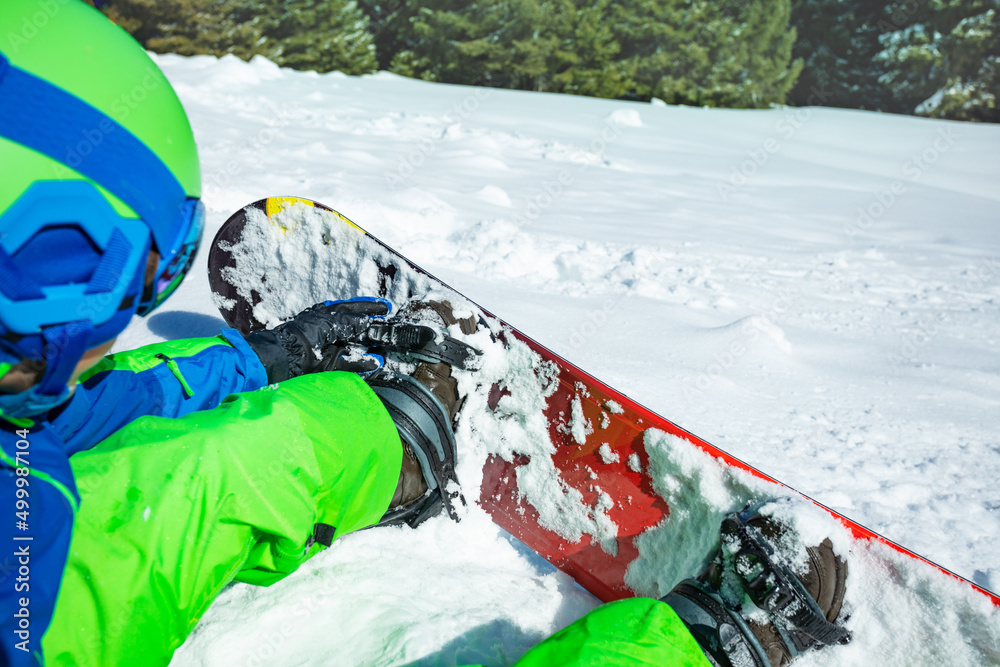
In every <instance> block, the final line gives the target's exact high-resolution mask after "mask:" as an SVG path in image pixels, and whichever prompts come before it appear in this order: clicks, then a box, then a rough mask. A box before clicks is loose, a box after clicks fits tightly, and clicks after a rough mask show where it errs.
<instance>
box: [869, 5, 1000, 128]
mask: <svg viewBox="0 0 1000 667" xmlns="http://www.w3.org/2000/svg"><path fill="white" fill-rule="evenodd" d="M904 9H905V8H897V11H896V13H895V17H896V18H895V22H894V23H891V24H889V26H888V27H889V28H890V29H889V30H887V31H886V33H885V34H884V35H883V36H882V37H881V43H882V46H883V49H882V51H881V52H880V53H879V54H878V61H879V62H880V63H882V64H883V65H884V66H885V68H886V70H887V71H886V74H884V75H883V77H882V81H883V82H884V83H885V84H886V85H887V86H888V88H889V89H890V91H891V92H892V95H893V101H894V103H895V105H896V107H897V109H898V110H900V111H903V112H904V113H920V114H923V115H928V116H934V117H939V118H954V119H958V120H983V121H992V122H1000V104H998V100H997V95H998V94H1000V0H932V1H931V2H928V3H927V4H926V5H923V6H919V7H915V8H914V11H912V13H906V12H905V11H904ZM901 24H902V25H901ZM892 28H895V29H892Z"/></svg>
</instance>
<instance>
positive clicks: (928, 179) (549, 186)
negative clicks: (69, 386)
mask: <svg viewBox="0 0 1000 667" xmlns="http://www.w3.org/2000/svg"><path fill="white" fill-rule="evenodd" d="M156 60H157V62H158V64H159V65H160V66H161V67H162V68H163V69H164V71H165V72H166V74H167V76H168V78H169V79H170V80H171V82H172V83H173V84H174V86H175V88H176V90H177V92H178V95H179V96H180V98H181V100H182V101H183V103H184V105H185V107H186V108H187V110H188V113H189V115H190V117H191V121H192V124H193V126H194V129H195V134H196V137H197V139H198V143H199V147H200V150H201V158H202V165H203V175H204V176H203V179H204V184H205V188H204V199H205V203H206V206H207V207H208V212H209V218H208V229H207V235H208V236H209V237H210V236H211V235H212V234H214V232H215V230H216V229H218V227H219V226H220V225H221V224H222V222H223V221H224V220H225V219H226V218H227V217H228V216H229V215H230V214H231V213H232V212H233V211H235V210H237V209H238V208H240V207H242V206H244V205H246V204H248V203H250V202H252V201H254V200H257V199H260V198H263V197H265V196H269V195H298V196H303V197H308V198H311V199H315V200H318V201H322V202H325V203H327V204H329V205H332V206H334V207H335V208H337V209H338V210H339V211H340V212H341V213H343V214H345V215H346V216H348V217H349V218H351V219H352V220H354V221H355V222H357V223H358V224H359V225H361V226H362V227H364V228H365V229H367V230H368V231H369V232H371V233H372V234H374V235H375V236H377V237H378V238H380V239H381V240H383V241H384V242H386V243H388V244H389V245H390V246H392V247H394V248H396V249H397V250H398V251H400V252H401V253H402V254H404V255H406V256H407V257H408V258H410V259H411V260H413V261H414V262H416V263H417V264H419V265H421V266H422V267H424V268H425V269H427V270H429V271H430V272H431V273H433V274H434V275H436V276H438V277H439V278H441V279H443V280H444V281H445V282H447V283H448V284H450V285H452V286H454V287H456V288H458V289H460V290H462V291H463V292H464V293H465V294H466V295H467V296H468V297H469V298H471V299H472V300H473V301H475V302H476V303H479V304H481V305H482V306H484V307H486V308H488V309H489V310H490V311H492V312H494V313H497V314H499V315H501V316H502V317H503V318H504V319H505V320H506V321H508V322H509V323H510V324H512V325H514V326H516V327H518V328H519V329H521V330H522V331H524V332H525V333H527V334H528V335H530V336H532V337H533V338H535V339H536V340H538V341H540V342H541V343H543V344H545V345H546V346H548V347H550V348H551V349H553V350H554V351H555V352H557V353H558V354H561V355H562V356H564V357H566V358H567V359H569V360H570V361H572V362H574V363H576V364H577V365H579V366H581V367H582V368H585V369H586V370H588V371H589V372H591V373H592V374H594V375H595V376H596V377H599V378H601V379H602V380H604V381H605V382H607V383H608V384H610V385H611V386H613V387H616V388H617V389H619V390H621V391H622V392H624V393H625V394H627V395H629V396H630V397H631V398H633V399H635V400H637V401H639V402H640V403H642V404H644V405H646V406H647V407H649V408H651V409H652V410H654V411H655V412H658V413H660V414H662V415H664V416H665V417H667V418H669V419H671V420H673V421H674V422H676V423H678V424H679V425H681V426H682V427H684V428H686V429H688V430H689V431H691V432H693V433H696V434H698V435H699V436H701V437H703V438H705V439H706V440H708V441H710V442H712V443H713V444H715V445H717V446H719V447H721V448H722V449H724V450H726V451H727V452H729V453H731V454H733V455H734V456H737V457H738V458H741V459H743V460H744V461H747V462H748V463H750V464H752V465H754V466H755V467H757V468H760V469H762V470H763V471H765V472H766V473H768V474H769V475H771V476H773V477H775V478H777V479H780V480H782V481H783V482H785V483H787V484H788V485H790V486H792V487H794V488H796V489H798V490H800V491H802V492H804V493H806V494H808V495H809V496H811V497H813V498H815V499H816V500H818V501H820V502H822V503H824V504H826V505H828V506H830V507H832V508H833V509H834V510H836V511H838V512H841V513H843V514H845V515H847V516H849V517H851V518H853V519H855V520H857V521H859V522H860V523H862V524H864V525H866V526H868V527H869V528H871V529H873V530H875V531H877V532H879V533H881V534H883V535H885V536H887V537H888V538H890V539H892V540H894V541H896V542H898V543H900V544H903V545H905V546H907V547H908V548H910V549H912V550H914V551H916V552H918V553H920V554H922V555H924V556H926V557H927V558H929V559H931V560H933V561H935V562H937V563H939V564H941V565H942V566H944V567H946V568H948V569H951V570H953V571H955V572H956V573H958V574H960V575H962V576H964V577H967V578H969V579H971V580H973V581H975V582H976V583H978V584H979V585H981V586H983V587H985V588H989V589H991V590H994V591H1000V551H998V550H997V549H996V546H995V543H996V536H997V535H998V534H1000V489H998V486H997V484H996V480H997V479H998V478H1000V438H998V436H997V434H996V432H997V425H998V418H997V417H998V415H1000V412H998V408H1000V365H998V363H997V360H998V359H1000V355H998V352H1000V337H998V334H997V331H998V330H1000V326H998V325H1000V312H998V305H1000V304H998V299H1000V231H998V228H997V224H998V223H997V221H998V220H1000V188H998V187H997V183H998V182H1000V179H998V177H1000V128H998V127H996V126H988V125H971V124H960V123H950V122H942V121H930V120H923V119H916V118H910V117H897V116H890V115H883V114H873V113H867V112H857V111H842V110H832V109H774V110H770V111H734V110H714V109H694V108H682V107H669V106H665V105H662V104H659V105H646V104H639V103H629V102H621V101H609V100H596V99H587V98H578V97H569V96H557V95H545V94H536V93H524V92H516V91H502V90H493V89H485V88H470V87H460V86H444V85H437V84H430V83H426V82H420V81H414V80H409V79H405V78H401V77H398V76H395V75H390V74H386V73H379V74H376V75H371V76H365V77H360V78H356V77H347V76H344V75H340V74H328V75H317V74H314V73H302V72H293V71H289V70H282V69H279V68H277V67H276V66H275V65H273V64H272V63H270V62H268V61H266V60H264V59H260V58H257V59H255V60H254V61H252V62H251V63H243V62H241V61H239V60H237V59H235V58H231V57H227V58H223V59H221V60H220V59H215V58H212V57H205V56H202V57H195V58H181V57H178V56H157V57H156ZM206 255H207V253H202V254H201V256H200V258H199V260H198V266H197V267H196V268H195V270H194V271H193V272H192V274H191V276H190V277H189V278H188V280H187V281H186V282H185V283H184V285H183V286H182V287H181V288H180V289H179V290H178V293H177V295H176V296H175V297H174V298H173V299H171V301H169V302H168V303H167V305H166V306H165V307H164V308H163V309H161V311H160V312H157V313H156V314H154V315H153V316H151V317H149V318H148V319H146V320H137V321H136V322H135V323H134V324H133V325H132V326H131V327H130V328H129V329H128V330H127V331H126V332H125V333H124V334H123V336H122V337H121V338H120V340H119V343H118V349H128V348H132V347H135V346H137V345H141V344H145V343H149V342H154V341H158V340H165V339H173V338H180V337H191V336H205V335H214V334H215V333H217V331H218V329H219V328H220V327H221V326H222V324H223V323H222V319H221V318H220V317H219V316H218V313H217V310H216V304H215V303H214V301H213V299H212V298H211V296H210V291H209V288H208V281H207V278H206V275H205V271H204V267H205V258H206ZM295 270H296V271H302V270H303V269H302V267H295ZM515 412H516V411H515ZM572 426H573V427H574V428H575V429H576V430H577V432H579V433H580V435H581V437H586V436H587V429H588V428H589V429H594V427H596V426H599V425H597V424H586V423H579V422H575V423H573V425H572ZM462 437H463V434H462V433H459V438H460V441H461V438H462ZM593 437H599V436H598V435H596V434H595V435H594V436H593ZM669 444H670V443H669V441H668V440H664V439H662V438H661V439H657V436H656V435H655V434H651V435H650V436H649V438H647V447H648V448H652V449H656V448H657V447H666V450H665V451H675V449H676V448H674V449H671V448H670V447H668V445H669ZM460 455H461V453H460ZM633 456H634V455H633ZM540 458H543V459H544V457H540ZM636 459H637V457H636ZM629 465H630V466H631V467H633V469H637V468H639V467H640V462H639V461H638V460H634V461H633V460H632V457H630V458H629ZM669 465H680V466H682V467H683V466H688V468H684V469H699V470H703V471H708V472H703V473H699V474H700V475H705V477H704V480H707V481H704V482H703V483H704V484H708V485H709V487H710V488H714V489H715V491H716V492H719V493H721V494H722V495H721V496H720V497H721V498H722V500H720V501H719V502H720V503H721V504H725V503H726V502H729V501H728V500H726V497H727V496H726V494H725V493H723V492H722V491H720V487H719V486H718V484H715V485H714V486H713V484H714V483H713V482H711V479H714V478H713V477H712V475H713V474H714V473H711V472H710V468H711V465H712V463H711V462H704V461H702V462H698V461H696V460H694V461H693V460H690V459H689V458H687V457H686V456H685V455H682V454H674V455H668V456H665V458H657V457H653V458H652V459H651V464H650V470H649V474H651V475H653V476H654V479H655V478H656V476H657V475H658V474H659V473H658V470H661V469H662V468H663V467H664V466H668V467H669ZM690 466H694V468H690ZM699 466H700V467H699ZM459 473H460V478H461V479H462V481H463V484H465V485H467V486H468V485H469V484H470V483H471V484H473V485H474V484H475V480H474V479H473V478H472V477H470V476H472V475H473V473H472V472H471V471H469V470H468V468H465V469H462V468H460V470H459ZM549 473H551V471H549ZM545 474H547V473H544V471H542V474H541V479H546V477H545ZM741 484H743V482H741V481H740V480H731V481H730V482H726V484H723V485H722V488H723V490H725V489H729V491H728V492H729V493H742V491H738V490H739V489H740V488H742V487H741V486H740V485H741ZM727 485H728V486H727ZM709 487H706V488H709ZM733 489H737V491H733ZM660 491H661V493H663V494H669V493H671V492H672V491H671V490H670V489H669V488H663V489H662V490H660ZM465 493H466V496H467V497H468V498H470V499H474V498H476V497H477V496H478V490H477V489H470V488H466V489H465ZM748 493H749V491H748ZM705 520H706V521H707V520H716V518H715V517H710V518H706V519H705ZM799 527H800V528H801V529H802V530H804V531H805V532H807V533H808V531H809V530H814V531H817V532H834V533H835V532H836V529H834V528H831V529H830V530H826V527H825V526H821V525H817V524H813V525H802V526H799ZM605 529H607V530H610V529H611V527H605ZM834 537H835V538H836V535H834ZM648 539H649V540H650V541H651V543H654V542H655V536H654V535H650V536H649V538H648ZM650 548H654V547H650ZM871 549H872V552H873V553H872V554H870V562H871V563H872V566H871V567H868V568H861V569H860V570H859V571H858V575H857V576H858V580H859V582H861V583H862V584H863V585H859V586H852V590H853V592H850V591H849V593H850V594H849V597H848V605H849V606H850V605H853V606H854V608H855V609H860V608H862V607H864V606H865V605H862V604H861V602H862V600H861V598H859V597H857V596H861V595H864V596H868V599H869V600H879V601H881V604H879V605H874V604H869V605H868V607H870V608H871V609H873V610H874V611H872V613H874V614H879V615H881V616H880V619H879V621H880V622H878V623H873V624H871V625H872V627H874V628H876V629H875V630H869V631H868V632H866V633H864V634H863V635H861V636H859V635H858V634H857V632H856V640H855V642H853V643H852V644H850V645H848V646H845V647H838V648H836V649H834V650H832V651H829V652H826V653H814V654H812V655H810V656H808V659H804V660H803V661H802V664H803V665H805V664H809V663H812V664H864V663H868V664H870V663H871V662H872V657H873V656H878V661H879V662H884V663H886V664H975V663H976V662H977V661H978V662H990V661H991V660H993V661H1000V657H997V656H1000V639H998V638H997V629H996V628H997V627H1000V623H998V622H997V617H996V615H995V613H993V614H990V613H989V609H988V606H987V605H985V604H983V605H980V606H979V607H978V608H976V607H975V605H974V604H971V603H970V605H966V606H964V607H955V606H948V604H944V606H941V607H937V608H935V607H934V606H933V605H932V604H930V603H932V602H933V601H939V600H944V601H945V602H946V603H948V601H951V600H955V599H958V598H960V597H961V586H960V584H958V583H957V582H954V581H953V580H950V579H949V578H947V577H942V576H937V575H935V574H934V573H933V571H932V570H929V568H918V569H912V568H910V569H908V568H906V567H901V568H894V569H892V570H891V571H892V572H893V576H894V577H896V576H899V577H904V578H906V584H907V586H906V588H905V589H902V588H901V587H900V586H898V585H897V584H898V582H896V581H889V582H886V581H884V579H885V577H883V578H882V580H880V578H879V576H878V573H879V572H880V570H879V568H880V567H882V570H881V571H882V572H888V571H889V569H887V568H885V566H884V564H885V563H887V562H892V560H893V559H894V558H896V557H895V556H894V555H893V554H891V553H888V550H887V549H885V548H882V547H877V546H873V547H871ZM692 551H693V549H692ZM868 556H869V555H867V554H857V557H858V558H866V557H868ZM880 564H882V565H880ZM676 567H677V568H678V569H684V568H686V567H690V565H689V564H676ZM928 571H930V572H931V574H928ZM640 574H642V576H645V577H651V576H654V574H655V573H649V572H646V573H636V576H637V577H638V576H639V575H640ZM684 574H694V573H693V572H688V573H674V574H664V575H663V576H665V577H674V576H683V575H684ZM637 585H638V584H637ZM890 589H891V591H897V592H898V591H899V590H906V591H908V595H909V596H910V598H909V599H900V598H892V597H891V596H889V595H888V593H887V591H890ZM852 596H854V597H852ZM596 604H597V602H596V600H595V599H594V598H592V597H591V596H589V594H587V593H586V592H584V591H582V590H581V589H580V588H579V587H577V586H576V585H575V584H574V583H573V582H572V581H571V580H570V579H569V578H568V577H567V576H565V575H563V574H561V573H559V572H557V571H554V570H553V569H552V568H551V567H549V566H548V565H547V564H545V563H544V562H542V561H540V560H539V559H538V558H536V557H534V556H533V554H531V553H529V552H527V551H526V550H525V549H524V547H523V546H520V545H518V544H517V543H516V542H514V541H512V540H510V539H508V538H507V537H505V536H504V535H503V534H502V532H501V531H499V530H498V529H497V528H496V527H495V526H494V525H493V524H492V522H491V521H490V520H489V519H488V517H487V516H486V515H485V514H484V513H482V512H481V511H478V510H477V508H475V507H471V508H470V510H469V512H468V513H467V515H466V517H465V518H464V520H463V521H462V522H461V523H459V524H453V523H451V522H450V521H448V520H446V519H444V518H442V519H440V520H432V521H430V522H428V523H427V524H426V525H424V526H422V527H421V528H420V529H418V530H416V531H413V530H409V529H401V528H400V529H395V528H391V529H379V530H371V531H363V532H360V533H356V534H353V535H350V536H347V537H346V538H344V539H342V540H338V541H337V542H336V543H335V544H334V546H333V547H332V548H331V549H329V550H327V551H325V552H324V553H322V554H320V555H319V556H317V557H316V558H314V559H313V560H312V561H310V562H309V563H307V564H306V565H305V566H304V567H303V568H302V569H301V570H300V571H299V572H297V573H295V574H294V575H292V576H290V577H288V578H287V579H286V580H284V581H283V582H280V583H279V584H277V585H275V586H272V587H269V588H255V587H252V586H246V585H236V586H232V587H230V588H229V589H227V590H226V591H225V592H224V593H223V594H222V595H221V596H220V598H219V600H218V601H217V602H216V603H215V604H214V605H213V606H212V608H211V609H210V610H209V611H208V613H207V614H206V615H205V617H204V618H203V619H202V622H201V623H200V624H199V626H198V628H197V629H196V630H195V633H194V634H193V635H192V637H191V638H190V639H189V641H188V642H187V643H186V644H185V645H184V646H183V647H181V649H179V650H178V652H177V654H176V655H175V658H174V661H173V663H172V664H174V665H231V664H261V665H306V664H309V665H326V664H338V665H402V664H419V665H456V664H469V663H483V664H488V665H497V666H498V665H506V664H510V663H512V662H514V661H515V660H516V659H517V658H518V657H519V656H520V655H521V654H523V652H524V651H526V650H527V649H528V648H529V647H530V646H531V645H533V644H534V643H535V642H537V641H539V640H540V639H542V638H544V637H545V636H547V635H549V634H550V633H551V632H553V631H554V630H556V629H558V628H560V627H562V626H564V625H566V624H568V623H570V622H572V621H573V620H574V619H575V618H577V617H579V616H580V615H582V614H584V613H586V611H587V610H589V609H590V608H592V607H593V606H594V605H596ZM855 631H856V629H855ZM940 633H943V634H940ZM880 635H881V636H880ZM931 636H939V637H946V638H947V639H948V644H947V645H937V644H936V643H935V642H928V641H927V639H926V638H927V637H931ZM901 637H904V638H910V639H911V641H909V642H908V643H906V644H905V646H907V647H909V652H907V653H905V654H900V653H898V652H897V653H896V654H895V655H894V654H893V653H892V652H891V651H890V650H888V649H889V648H890V647H895V649H894V650H896V651H898V650H899V643H898V642H899V640H900V638H901ZM984 656H986V657H984ZM990 656H992V658H990Z"/></svg>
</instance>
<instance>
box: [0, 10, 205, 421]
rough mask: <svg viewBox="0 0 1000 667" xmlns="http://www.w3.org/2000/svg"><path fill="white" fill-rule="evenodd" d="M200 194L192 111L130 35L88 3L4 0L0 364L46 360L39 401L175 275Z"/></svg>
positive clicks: (197, 234)
mask: <svg viewBox="0 0 1000 667" xmlns="http://www.w3.org/2000/svg"><path fill="white" fill-rule="evenodd" d="M200 196H201V172H200V168H199V165H198V152H197V148H196V147H195V143H194V137H193V135H192V133H191V126H190V124H189V123H188V120H187V116H186V114H185V113H184V109H183V107H182V106H181V103H180V101H179V100H178V99H177V96H176V94H175V93H174V91H173V89H172V88H171V86H170V84H169V83H168V82H167V80H166V78H165V77H164V76H163V73H162V72H161V71H160V70H159V68H158V67H157V66H156V64H155V63H154V62H153V61H152V60H151V59H150V57H149V56H148V55H147V54H146V53H145V51H143V49H142V47H141V46H140V45H139V44H138V43H137V42H136V41H135V40H133V39H132V38H131V37H130V36H129V35H128V34H127V33H126V32H125V31H123V30H121V29H120V28H118V27H117V26H115V25H114V24H113V23H111V22H110V21H109V20H108V19H107V18H106V17H105V16H103V15H102V14H101V13H100V12H98V11H97V10H95V9H93V8H92V7H90V6H88V5H86V4H84V3H83V2H81V1H80V0H2V2H0V370H2V368H3V365H4V364H10V363H16V362H17V361H20V360H21V359H35V360H40V361H44V362H46V371H45V375H44V376H43V379H42V382H41V383H40V384H39V385H38V387H36V389H35V391H37V392H38V394H39V398H41V396H47V397H49V399H52V398H53V397H54V395H55V394H56V393H59V392H62V391H63V390H64V389H65V384H66V380H67V378H68V377H69V376H70V373H71V371H72V367H73V366H75V365H76V363H77V362H78V361H79V358H80V356H81V355H82V354H83V352H84V351H85V350H87V349H90V348H93V347H96V346H97V345H100V344H101V343H104V342H106V341H108V340H110V339H112V338H114V337H115V336H117V335H118V334H119V333H120V332H121V331H122V330H123V329H124V328H125V326H126V325H127V324H128V321H129V319H131V316H132V315H133V314H135V313H137V312H138V313H139V314H147V313H148V312H150V311H152V310H153V309H154V308H155V307H156V306H157V305H159V304H160V303H161V302H162V301H163V300H164V299H165V298H166V297H167V296H168V295H169V294H170V293H172V292H173V290H174V289H175V288H176V287H177V285H178V284H179V283H180V281H181V279H182V278H183V277H184V274H185V273H186V272H187V270H188V269H189V268H190V266H191V263H192V261H193V259H194V254H195V252H196V250H197V247H198V244H199V241H200V239H201V233H202V227H203V220H204V213H203V212H204V209H203V207H202V205H201V202H200ZM151 250H155V251H156V253H158V254H159V257H160V260H159V263H158V264H157V266H156V267H155V272H154V271H153V269H152V267H150V268H149V269H147V262H148V260H149V258H150V251H151ZM149 274H152V280H150V279H149V278H150V275H149ZM0 375H2V373H0ZM4 398H5V397H3V396H0V410H3V411H4V412H5V413H6V414H8V415H9V414H12V413H11V411H10V410H9V409H7V408H5V407H4V405H3V399H4ZM43 402H44V401H43Z"/></svg>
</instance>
